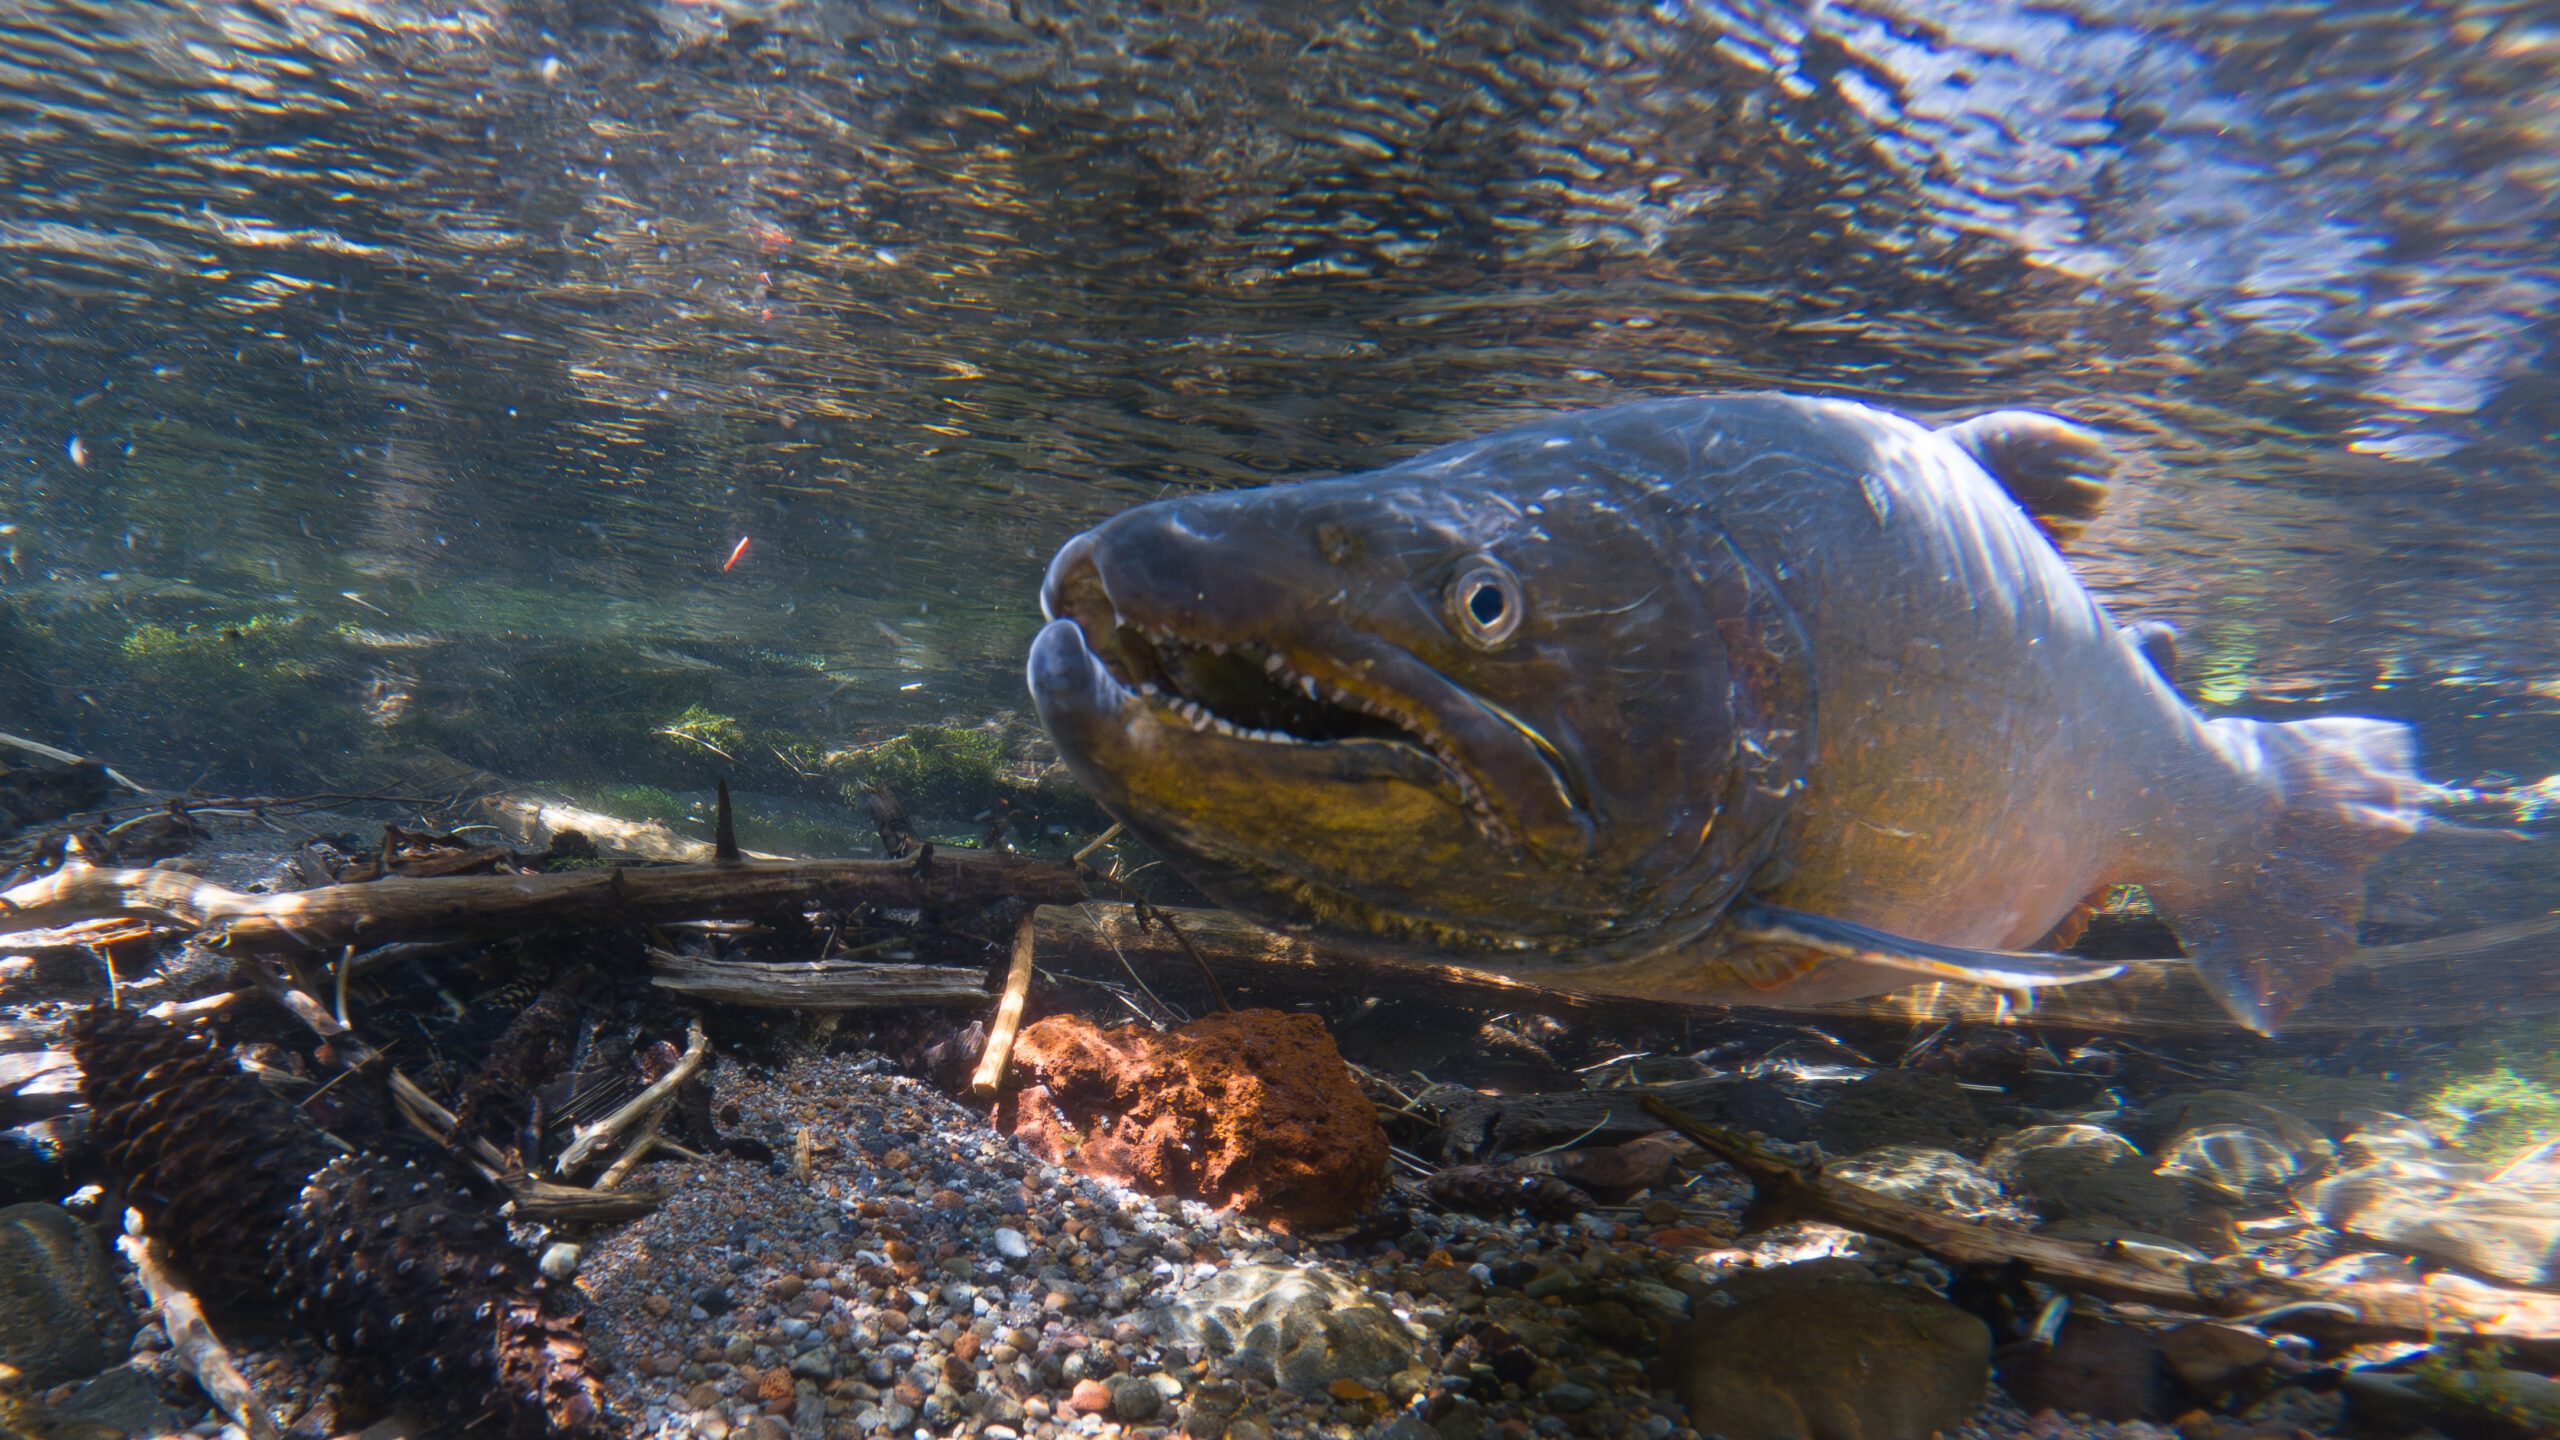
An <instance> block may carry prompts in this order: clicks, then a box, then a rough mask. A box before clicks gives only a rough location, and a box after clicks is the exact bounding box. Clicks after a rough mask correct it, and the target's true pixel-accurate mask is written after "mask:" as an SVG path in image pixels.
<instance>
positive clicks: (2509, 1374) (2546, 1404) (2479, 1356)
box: [2409, 1340, 2560, 1440]
mask: <svg viewBox="0 0 2560 1440" xmlns="http://www.w3.org/2000/svg"><path fill="white" fill-rule="evenodd" d="M2508 1358H2509V1355H2508V1349H2507V1347H2506V1346H2505V1345H2504V1344H2503V1343H2500V1342H2498V1341H2494V1340H2493V1341H2489V1342H2487V1343H2485V1344H2480V1345H2449V1346H2440V1347H2439V1348H2437V1349H2436V1350H2434V1351H2432V1352H2430V1353H2429V1354H2428V1355H2427V1358H2426V1359H2424V1360H2421V1361H2419V1362H2418V1364H2417V1365H2416V1366H2415V1367H2414V1368H2412V1369H2411V1370H2410V1372H2409V1382H2410V1383H2411V1384H2412V1385H2414V1386H2416V1387H2417V1388H2418V1389H2419V1390H2421V1391H2424V1392H2425V1393H2426V1394H2428V1395H2429V1396H2432V1397H2433V1398H2434V1399H2435V1401H2436V1403H2437V1404H2438V1405H2440V1406H2442V1407H2443V1408H2444V1410H2445V1411H2446V1414H2447V1418H2448V1419H2455V1420H2457V1423H2458V1424H2459V1426H2460V1429H2459V1430H2458V1431H2457V1433H2479V1434H2483V1435H2496V1436H2507V1435H2512V1436H2516V1437H2519V1440H2521V1437H2525V1436H2548V1435H2560V1400H2554V1399H2552V1398H2550V1395H2551V1392H2550V1391H2549V1390H2548V1389H2546V1388H2544V1386H2543V1385H2539V1384H2536V1383H2535V1382H2536V1380H2537V1379H2538V1377H2532V1376H2520V1375H2519V1374H2518V1372H2516V1371H2514V1370H2510V1369H2508V1368H2507V1361H2508Z"/></svg>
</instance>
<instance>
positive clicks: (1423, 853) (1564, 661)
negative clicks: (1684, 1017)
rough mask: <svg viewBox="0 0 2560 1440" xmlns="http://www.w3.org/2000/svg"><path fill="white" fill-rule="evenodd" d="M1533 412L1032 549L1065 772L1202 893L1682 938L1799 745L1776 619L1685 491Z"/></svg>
mask: <svg viewBox="0 0 2560 1440" xmlns="http://www.w3.org/2000/svg"><path fill="white" fill-rule="evenodd" d="M1570 453H1571V454H1572V455H1573V456H1574V457H1575V458H1568V454H1567V452H1564V451H1563V447H1561V445H1560V444H1558V445H1554V446H1550V445H1548V444H1547V443H1546V442H1545V441H1544V440H1543V439H1542V438H1541V434H1540V432H1539V431H1537V430H1535V429H1532V430H1530V431H1527V432H1515V433H1514V434H1513V435H1510V436H1505V437H1496V438H1495V439H1493V440H1490V441H1484V442H1478V443H1475V444H1472V445H1465V446H1459V447H1453V448H1452V449H1451V450H1445V451H1441V452H1437V453H1435V454H1432V455H1426V456H1423V457H1420V458H1419V459H1417V460H1415V461H1412V462H1408V463H1406V464H1403V465H1399V466H1396V467H1393V468H1391V469H1388V470H1383V471H1378V472H1374V473H1372V474H1368V475H1361V476H1353V477H1348V478H1343V479H1335V480H1325V481H1314V482H1308V483H1301V484H1292V485H1281V486H1273V487H1270V488H1265V489H1256V490H1244V491H1235V492H1229V493H1223V494H1209V495H1193V496H1184V497H1180V498H1175V499H1170V500H1164V501H1159V502H1157V503H1154V504H1150V505H1144V506H1140V507H1138V508H1136V509H1134V510H1130V511H1128V512H1126V513H1124V514H1122V515H1120V516H1118V517H1116V518H1114V519H1112V520H1110V521H1109V522H1107V523H1105V524H1103V525H1101V526H1099V527H1098V528H1096V529H1093V530H1091V531H1088V532H1086V533H1084V534H1082V535H1079V536H1077V537H1076V538H1075V539H1073V540H1071V541H1069V542H1068V543H1067V545H1066V546H1065V548H1064V549H1062V550H1061V551H1060V552H1059V553H1058V555H1057V558H1056V559H1055V560H1054V561H1053V562H1052V563H1051V565H1050V567H1049V573H1048V578H1047V581H1046V584H1045V585H1044V587H1043V590H1042V597H1041V598H1042V606H1043V609H1044V611H1045V612H1046V614H1047V615H1048V617H1049V620H1048V623H1047V625H1046V626H1045V627H1044V628H1043V629H1042V630H1041V631H1040V634H1039V637H1038V639H1037V640H1036V641H1035V642H1034V643H1033V645H1032V650H1031V657H1030V664H1029V680H1030V686H1031V693H1032V697H1033V700H1034V702H1035V703H1036V705H1037V707H1038V709H1039V713H1040V718H1041V720H1042V722H1043V723H1044V724H1045V725H1046V726H1047V728H1048V732H1049V734H1050V735H1051V737H1052V738H1053V739H1054V740H1055V742H1056V744H1057V746H1058V749H1059V751H1060V753H1061V754H1062V756H1063V757H1064V759H1065V763H1066V765H1067V767H1068V768H1069V770H1070V771H1071V772H1072V773H1073V774H1074V775H1075V776H1076V778H1077V779H1078V780H1079V781H1081V782H1082V783H1083V784H1084V785H1086V786H1087V787H1088V788H1090V789H1091V790H1092V792H1093V793H1094V794H1095V796H1096V797H1098V798H1099V799H1100V801H1101V803H1102V804H1103V806H1104V807H1105V808H1106V809H1108V810H1109V811H1110V812H1111V813H1112V814H1113V815H1115V816H1116V817H1118V818H1119V819H1120V820H1121V821H1123V822H1124V823H1125V824H1126V825H1127V826H1128V827H1129V829H1130V830H1132V831H1133V832H1135V833H1136V834H1137V835H1138V836H1139V837H1140V838H1141V839H1143V840H1145V841H1146V842H1147V843H1148V844H1149V845H1151V846H1152V847H1154V848H1155V849H1156V850H1157V851H1158V852H1159V853H1160V854H1162V855H1164V856H1165V857H1166V858H1167V860H1168V862H1169V863H1170V864H1172V865H1173V866H1174V867H1175V868H1176V869H1177V870H1178V871H1180V872H1182V873H1183V874H1184V875H1185V876H1186V877H1187V878H1189V879H1190V880H1191V881H1193V882H1194V883H1195V884H1197V885H1198V886H1199V887H1200V888H1201V889H1202V890H1204V891H1206V892H1207V893H1209V894H1210V895H1211V896H1212V897H1213V898H1215V899H1217V900H1218V901H1219V902H1220V903H1222V904H1225V905H1227V906H1229V907H1231V908H1233V909H1236V910H1238V911H1241V912H1243V913H1245V914H1247V915H1249V916H1252V917H1254V918H1256V919H1259V920H1262V921H1264V922H1266V923H1270V924H1274V925H1279V926H1282V927H1287V928H1300V929H1306V928H1312V929H1316V930H1319V931H1323V932H1327V933H1329V934H1332V935H1334V936H1336V937H1339V938H1350V939H1368V940H1372V941H1385V942H1389V944H1390V945H1410V946H1414V947H1429V948H1432V949H1435V950H1444V951H1445V950H1451V949H1458V950H1471V951H1495V952H1498V951H1536V952H1541V953H1543V954H1545V955H1548V956H1555V957H1564V956H1569V955H1588V956H1590V957H1593V958H1601V957H1613V956H1620V955H1630V954H1639V953H1645V952H1650V951H1654V950H1659V949H1662V948H1665V947H1667V946H1671V945H1675V944H1679V943H1681V942H1683V941H1686V940H1688V939H1690V938H1692V937H1695V936H1697V935H1699V934H1700V933H1702V932H1704V931H1705V930H1706V929H1708V928H1709V927H1710V926H1712V925H1713V924H1714V923H1715V922H1716V920H1717V919H1718V917H1719V916H1720V915H1721V914H1722V913H1723V912H1724V910H1725V909H1726V907H1727V906H1728V905H1729V904H1730V903H1732V901H1733V900H1734V898H1735V897H1736V895H1737V894H1739V893H1740V892H1741V891H1742V889H1743V887H1744V885H1745V882H1746V881H1747V880H1748V879H1749V878H1750V877H1751V875H1752V872H1753V871H1754V870H1755V869H1756V868H1757V867H1759V866H1760V865H1761V864H1762V863H1763V862H1764V861H1766V860H1768V859H1769V858H1770V856H1771V854H1772V851H1773V850H1774V848H1775V846H1776V842H1777V835H1778V829H1779V822H1780V821H1781V820H1782V819H1783V818H1784V816H1785V814H1786V812H1787V808H1788V802H1789V798H1790V797H1791V796H1792V795H1793V794H1794V793H1795V792H1796V791H1797V790H1798V789H1799V788H1800V786H1801V784H1802V782H1803V779H1804V776H1805V773H1806V770H1807V768H1808V766H1809V765H1810V764H1811V763H1812V759H1813V744H1814V715H1813V705H1814V693H1813V684H1812V677H1811V673H1810V668H1809V656H1808V652H1807V646H1806V643H1805V637H1804V634H1803V631H1802V629H1801V628H1800V627H1799V625H1798V623H1797V620H1796V618H1795V616H1794V615H1793V614H1791V613H1790V611H1789V610H1788V608H1787V607H1786V605H1785V603H1784V602H1783V600H1782V599H1781V598H1780V596H1779V594H1778V591H1777V589H1776V588H1775V587H1774V586H1773V585H1772V584H1771V583H1770V582H1769V580H1768V579H1767V578H1766V577H1765V576H1763V575H1761V574H1760V573H1758V572H1757V571H1756V570H1755V569H1754V568H1753V567H1752V566H1751V565H1750V564H1749V563H1748V562H1747V561H1746V560H1745V559H1744V557H1743V556H1742V555H1741V554H1740V553H1739V552H1738V551H1737V550H1736V548H1735V547H1734V546H1733V545H1732V544H1730V543H1728V542H1727V541H1726V540H1725V538H1724V537H1723V536H1722V535H1721V534H1720V533H1719V532H1718V531H1717V530H1716V528H1715V526H1714V524H1713V522H1712V520H1711V519H1710V517H1708V516H1707V515H1706V514H1705V513H1704V512H1703V511H1702V510H1701V509H1700V508H1698V507H1696V506H1694V505H1684V504H1679V503H1674V502H1673V501H1672V500H1670V499H1669V498H1668V497H1666V496H1665V495H1663V494H1662V493H1660V492H1659V491H1656V490H1650V489H1648V487H1646V486H1644V485H1642V484H1640V483H1638V482H1637V481H1634V480H1631V479H1629V478H1626V477H1623V476H1618V475H1613V474H1607V473H1596V474H1595V473H1588V470H1587V467H1588V465H1589V463H1590V459H1591V456H1590V452H1589V450H1588V449H1587V448H1585V447H1574V451H1573V452H1570Z"/></svg>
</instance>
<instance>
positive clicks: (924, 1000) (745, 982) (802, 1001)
mask: <svg viewBox="0 0 2560 1440" xmlns="http://www.w3.org/2000/svg"><path fill="white" fill-rule="evenodd" d="M649 969H650V972H651V974H650V977H649V978H650V983H651V984H654V985H656V986H657V987H658V988H660V989H662V990H672V991H675V992H676V993H677V994H680V995H690V996H692V997H694V998H695V999H698V1000H717V1001H720V1002H722V1003H723V1004H728V1005H747V1006H760V1007H766V1008H774V1009H791V1010H866V1009H877V1008H880V1007H883V1006H891V1005H955V1004H973V1003H976V1002H978V1001H982V1000H985V999H986V998H987V977H986V976H985V975H984V974H983V973H981V972H979V971H977V970H972V969H966V968H963V967H961V966H956V965H905V964H885V963H884V964H870V963H866V962H863V961H858V960H800V961H788V962H779V963H777V962H770V961H753V960H706V959H703V958H701V957H699V956H694V955H680V954H677V953H675V952H674V951H671V950H657V949H652V950H651V951H650V952H649Z"/></svg>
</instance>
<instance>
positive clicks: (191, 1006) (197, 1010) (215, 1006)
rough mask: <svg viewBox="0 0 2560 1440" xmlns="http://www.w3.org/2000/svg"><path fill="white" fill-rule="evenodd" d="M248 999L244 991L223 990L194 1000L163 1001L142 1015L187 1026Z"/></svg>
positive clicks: (247, 994)
mask: <svg viewBox="0 0 2560 1440" xmlns="http://www.w3.org/2000/svg"><path fill="white" fill-rule="evenodd" d="M248 997H249V992H248V991H246V990H224V991H221V992H220V993H218V994H213V995H207V996H204V997H202V998H201V999H196V1000H163V1001H161V1002H160V1003H159V1004H157V1005H154V1006H152V1007H151V1008H150V1009H148V1010H145V1011H143V1012H142V1013H143V1014H145V1015H148V1016H150V1017H151V1018H152V1019H154V1020H167V1021H171V1022H173V1023H178V1024H187V1023H192V1022H194V1021H196V1020H199V1019H201V1018H203V1017H204V1016H207V1015H214V1014H219V1013H220V1012H222V1011H224V1010H228V1009H230V1008H231V1007H232V1006H234V1005H237V1004H239V1003H240V1002H241V1001H243V1000H245V999H247V998H248Z"/></svg>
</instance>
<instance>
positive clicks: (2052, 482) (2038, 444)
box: [1938, 410, 2116, 546]
mask: <svg viewBox="0 0 2560 1440" xmlns="http://www.w3.org/2000/svg"><path fill="white" fill-rule="evenodd" d="M1938 433H1939V434H1941V435H1944V436H1946V437H1947V438H1948V439H1949V440H1952V441H1954V442H1955V443H1956V444H1957V445H1958V446H1959V447H1960V448H1962V449H1963V450H1964V452H1965V453H1966V454H1968V455H1971V456H1972V457H1973V458H1974V462H1975V463H1976V464H1978V465H1980V466H1981V467H1982V468H1983V469H1984V470H1987V471H1989V472H1990V474H1991V478H1992V479H1994V480H1997V481H1999V482H2000V488H2001V489H2003V490H2006V491H2008V492H2009V498H2010V499H2012V500H2015V501H2017V502H2018V507H2019V508H2020V509H2022V510H2024V511H2026V512H2027V514H2028V515H2029V516H2031V517H2033V518H2034V520H2035V522H2036V528H2038V529H2040V530H2042V531H2044V533H2045V536H2046V538H2047V539H2050V540H2051V541H2053V543H2054V544H2055V545H2058V546H2059V545H2068V544H2070V543H2071V541H2073V540H2074V539H2077V538H2078V537H2079V534H2080V531H2081V529H2082V527H2084V526H2086V525H2087V524H2088V523H2089V522H2090V521H2091V520H2094V519H2096V518H2097V515H2098V511H2099V510H2101V509H2103V508H2104V507H2105V505H2106V503H2107V480H2108V478H2109V477H2110V476H2112V475H2114V474H2115V468H2116V457H2115V453H2114V452H2113V451H2111V450H2109V449H2108V448H2107V444H2106V442H2105V441H2104V440H2101V439H2099V438H2098V432H2096V431H2094V430H2091V429H2089V428H2088V427H2086V426H2084V425H2075V424H2073V423H2071V422H2070V421H2068V420H2065V419H2063V418H2062V417H2061V416H2059V415H2046V414H2043V413H2041V412H2038V411H2034V410H1994V411H1992V412H1991V413H1990V414H1988V415H1976V416H1974V417H1973V418H1972V419H1970V420H1966V421H1963V422H1961V423H1958V424H1954V425H1950V426H1948V427H1946V428H1945V429H1943V430H1940V431H1939V432H1938Z"/></svg>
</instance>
